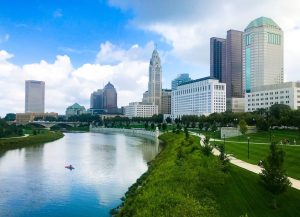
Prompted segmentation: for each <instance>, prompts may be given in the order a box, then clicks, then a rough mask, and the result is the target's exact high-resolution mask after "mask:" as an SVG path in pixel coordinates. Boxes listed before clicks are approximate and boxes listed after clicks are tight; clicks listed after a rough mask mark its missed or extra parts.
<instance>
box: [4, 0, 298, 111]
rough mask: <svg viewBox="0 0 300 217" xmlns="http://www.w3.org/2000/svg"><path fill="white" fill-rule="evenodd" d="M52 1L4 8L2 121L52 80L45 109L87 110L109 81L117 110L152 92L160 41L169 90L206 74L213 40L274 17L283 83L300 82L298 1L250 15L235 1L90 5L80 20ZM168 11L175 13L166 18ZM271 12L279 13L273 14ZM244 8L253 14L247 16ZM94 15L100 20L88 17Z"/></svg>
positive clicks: (256, 8) (260, 7)
mask: <svg viewBox="0 0 300 217" xmlns="http://www.w3.org/2000/svg"><path fill="white" fill-rule="evenodd" d="M49 2H50V1H49ZM49 2H47V1H45V2H44V3H39V4H37V3H35V2H34V1H28V2H26V5H27V6H26V7H25V6H24V5H22V4H20V5H19V6H12V4H10V3H5V2H3V5H2V6H3V7H2V9H0V10H1V11H0V12H1V16H0V19H1V20H2V25H1V27H0V79H1V82H2V83H1V90H2V94H1V97H0V101H1V103H0V115H1V116H4V115H5V113H8V112H22V111H23V110H24V96H25V93H24V90H23V85H24V81H25V80H43V81H45V82H46V83H47V91H46V99H53V98H55V99H56V102H57V103H56V104H55V105H51V103H50V102H47V101H46V111H56V112H59V113H64V110H65V108H66V107H67V106H68V105H70V104H72V103H74V102H78V103H79V104H82V105H84V106H86V107H88V105H89V96H90V93H91V92H92V91H94V90H97V89H99V88H100V87H101V86H103V84H104V83H107V82H108V81H111V82H112V83H114V84H115V86H116V88H117V89H118V98H119V99H120V103H119V106H123V105H127V104H128V102H130V101H140V100H141V98H142V96H141V95H142V93H143V92H144V91H145V90H147V82H148V61H149V58H150V56H151V53H152V50H153V48H154V43H157V46H158V51H159V53H160V55H161V59H162V65H163V88H170V83H171V80H172V79H174V78H175V77H176V75H177V74H180V73H189V74H190V75H191V77H192V78H193V79H197V78H201V77H205V76H208V75H209V38H211V37H214V36H216V37H223V38H224V37H225V36H226V31H227V30H228V29H238V30H241V31H244V29H245V28H246V26H247V25H248V23H249V22H250V21H252V20H254V19H255V18H257V17H260V16H266V17H270V18H272V19H273V20H274V21H275V22H276V23H278V25H279V26H280V27H281V28H282V29H283V31H284V32H285V36H284V56H285V59H284V63H285V64H284V71H285V80H286V81H297V80H300V75H299V73H297V70H298V69H299V68H300V63H298V61H297V59H299V58H300V52H299V49H298V47H299V46H300V43H299V42H298V40H297V38H299V35H300V28H299V26H300V21H299V18H298V16H297V14H298V11H299V8H300V6H299V4H297V2H296V1H294V3H293V2H292V1H291V2H290V3H289V4H284V3H280V2H275V3H274V2H271V1H264V2H263V3H261V2H258V1H257V2H252V3H251V7H252V10H250V11H249V5H248V4H244V3H243V4H242V5H240V4H234V5H233V4H232V2H231V1H229V2H227V3H221V4H220V9H219V10H217V9H215V8H214V7H213V2H211V3H205V4H204V3H202V5H201V4H199V2H198V1H194V6H195V7H188V5H190V4H191V3H190V2H189V4H188V5H187V4H185V3H182V2H181V3H180V2H179V1H175V2H173V3H172V6H170V4H168V1H166V2H164V3H160V8H161V10H154V6H155V5H157V4H159V3H158V2H147V3H145V5H140V4H139V3H136V2H135V1H126V2H124V1H117V0H114V1H91V2H89V3H86V4H84V5H83V7H82V9H81V11H79V13H78V18H75V17H74V14H75V11H76V10H75V9H76V8H77V7H78V5H76V4H75V3H74V5H67V4H59V3H58V2H55V1H54V2H51V4H50V5H51V7H50V6H49ZM282 4H284V5H285V7H282ZM288 5H290V6H288ZM68 6H70V7H69V8H68ZM94 6H95V7H94ZM167 6H168V11H169V13H167V14H166V13H162V12H161V11H164V9H166V8H167ZM200 6H201V7H200ZM202 6H203V7H202ZM24 7H25V8H24ZM268 7H272V8H275V9H276V8H278V9H279V8H280V10H279V12H276V13H275V11H276V10H275V9H274V10H266V8H268ZM203 8H205V10H206V11H202V10H203ZM246 8H247V12H248V13H243V10H245V9H246ZM89 10H91V12H92V13H94V15H95V16H96V18H99V19H93V18H92V17H91V16H88V15H87V14H88V12H89ZM97 10H98V11H97ZM13 11H15V12H13ZM21 11H22V13H21ZM273 11H274V12H273ZM199 12H205V13H199ZM20 13H21V14H22V19H20ZM34 14H36V15H34ZM187 14H188V16H187ZM197 14H201V15H197ZM238 15H239V17H240V18H239V19H238V20H237V19H235V17H236V16H238ZM71 18H72V19H71ZM175 18H176V19H175ZM195 18H196V19H195ZM174 19H175V20H174ZM70 20H72V22H71V21H70ZM194 20H198V21H194ZM80 21H82V22H81V23H80ZM71 24H73V25H71ZM79 24H80V25H79ZM203 26H205V28H204V29H203ZM64 27H66V28H64ZM67 27H68V28H67ZM201 27H202V28H201ZM78 30H82V33H79V32H78ZM76 33H78V34H76ZM87 33H88V34H87ZM104 33H105V34H104ZM83 35H85V37H83ZM120 35H122V36H124V37H119V36H120ZM70 39H71V40H70ZM75 41H76V43H75ZM46 42H47V43H46ZM99 47H100V48H99ZM22 90H23V91H22ZM77 90H78V91H77ZM79 90H80V91H79ZM10 96H14V97H13V98H12V97H10Z"/></svg>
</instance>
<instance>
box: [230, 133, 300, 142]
mask: <svg viewBox="0 0 300 217" xmlns="http://www.w3.org/2000/svg"><path fill="white" fill-rule="evenodd" d="M248 137H250V141H251V142H254V143H269V142H270V138H272V139H275V140H276V141H280V140H284V139H287V140H289V142H290V144H291V145H293V144H294V140H296V143H297V144H298V145H300V133H299V131H297V130H272V131H270V132H265V131H262V132H257V133H251V134H247V135H242V136H237V137H233V138H228V140H230V141H237V142H240V141H243V142H245V141H247V138H248Z"/></svg>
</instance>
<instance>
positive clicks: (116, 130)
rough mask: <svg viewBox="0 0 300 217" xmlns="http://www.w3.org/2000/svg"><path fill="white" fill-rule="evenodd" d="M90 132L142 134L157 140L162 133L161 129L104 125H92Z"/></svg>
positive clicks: (141, 135)
mask: <svg viewBox="0 0 300 217" xmlns="http://www.w3.org/2000/svg"><path fill="white" fill-rule="evenodd" d="M90 132H93V133H124V134H129V135H133V136H140V137H144V138H147V139H153V140H156V139H157V138H158V136H159V135H160V133H159V130H158V129H156V130H155V131H147V130H142V129H123V128H104V127H92V126H90Z"/></svg>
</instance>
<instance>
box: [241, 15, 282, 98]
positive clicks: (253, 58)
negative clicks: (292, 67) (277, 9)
mask: <svg viewBox="0 0 300 217" xmlns="http://www.w3.org/2000/svg"><path fill="white" fill-rule="evenodd" d="M243 76H244V84H243V86H244V91H245V92H247V93H249V92H251V90H252V89H253V88H255V87H260V86H264V85H271V84H280V83H282V82H283V81H284V75H283V31H282V30H281V28H280V27H279V26H278V25H277V24H276V23H275V22H274V21H273V20H272V19H270V18H267V17H260V18H257V19H255V20H253V21H252V22H250V23H249V25H248V26H247V27H246V29H245V32H244V35H243Z"/></svg>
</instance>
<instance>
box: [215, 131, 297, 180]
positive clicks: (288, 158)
mask: <svg viewBox="0 0 300 217" xmlns="http://www.w3.org/2000/svg"><path fill="white" fill-rule="evenodd" d="M297 133H298V132H297V131H289V130H277V131H275V132H274V137H275V139H277V141H278V140H280V139H284V138H288V139H290V141H292V140H293V139H295V138H297V136H298V134H297ZM249 135H250V143H249V159H248V144H247V139H246V138H245V136H238V137H233V138H228V139H226V141H225V151H226V153H228V154H232V155H233V156H234V157H236V158H238V159H241V160H243V161H246V162H248V163H252V164H257V163H258V162H259V160H263V159H265V158H266V157H267V155H268V152H269V145H268V144H258V143H265V142H266V143H268V142H269V138H268V133H267V132H258V133H256V134H249ZM246 136H247V135H246ZM298 141H300V139H299V140H298ZM242 142H246V143H242ZM215 143H216V144H217V145H218V144H224V142H223V141H222V142H217V141H216V142H215ZM212 144H214V141H212ZM280 147H282V148H283V150H284V151H285V153H286V155H285V168H286V170H287V173H288V176H290V177H293V178H295V179H300V161H299V159H300V146H293V145H281V146H280Z"/></svg>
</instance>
